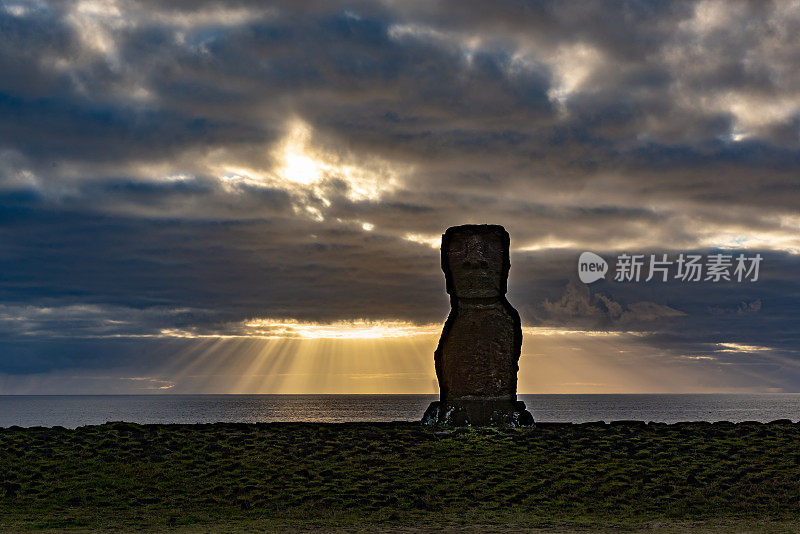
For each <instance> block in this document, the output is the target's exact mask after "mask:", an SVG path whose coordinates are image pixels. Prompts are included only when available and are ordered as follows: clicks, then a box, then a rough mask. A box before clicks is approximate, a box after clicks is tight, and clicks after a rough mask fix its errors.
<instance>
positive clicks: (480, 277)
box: [442, 224, 510, 298]
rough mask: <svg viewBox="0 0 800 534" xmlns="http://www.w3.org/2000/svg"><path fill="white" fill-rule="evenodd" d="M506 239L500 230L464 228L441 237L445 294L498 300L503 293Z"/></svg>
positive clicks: (479, 226) (507, 264)
mask: <svg viewBox="0 0 800 534" xmlns="http://www.w3.org/2000/svg"><path fill="white" fill-rule="evenodd" d="M508 246H509V236H508V232H506V231H505V229H504V228H503V227H502V226H498V225H494V224H465V225H463V226H453V227H452V228H448V229H447V231H446V232H445V233H444V235H443V236H442V270H443V271H444V274H445V279H446V280H447V292H448V293H449V294H450V295H452V296H454V297H457V298H488V297H500V296H502V295H505V293H506V285H507V281H508V269H509V267H510V262H509V257H508Z"/></svg>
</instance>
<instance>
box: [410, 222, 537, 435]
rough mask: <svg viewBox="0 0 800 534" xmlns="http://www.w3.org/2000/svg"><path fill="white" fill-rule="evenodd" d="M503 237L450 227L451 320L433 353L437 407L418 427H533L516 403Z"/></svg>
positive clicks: (514, 330) (495, 231) (488, 229)
mask: <svg viewBox="0 0 800 534" xmlns="http://www.w3.org/2000/svg"><path fill="white" fill-rule="evenodd" d="M508 249H509V236H508V232H506V230H505V229H504V228H503V227H502V226H498V225H489V224H483V225H476V224H468V225H464V226H454V227H452V228H448V229H447V231H446V232H445V233H444V235H443V236H442V270H443V271H444V275H445V281H446V283H447V293H449V294H450V315H449V316H448V317H447V322H445V324H444V330H443V331H442V337H441V338H440V339H439V346H438V348H437V349H436V352H435V353H434V362H435V365H436V376H437V378H438V379H439V393H440V395H439V399H440V400H439V401H438V402H433V403H431V405H430V406H429V407H428V410H427V411H426V412H425V415H424V417H423V419H422V422H423V423H426V424H433V423H440V424H449V425H472V426H482V425H492V424H499V425H514V426H532V425H533V416H531V414H530V412H528V411H527V410H526V409H525V403H523V402H520V401H517V371H518V369H519V366H518V361H519V356H520V348H521V346H522V327H521V325H520V320H519V314H518V313H517V310H515V309H514V308H513V307H512V306H511V304H510V303H509V302H508V300H506V296H505V295H506V285H507V281H508V270H509V268H510V266H511V263H510V261H509V254H508Z"/></svg>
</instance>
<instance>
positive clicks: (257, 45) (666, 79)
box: [0, 1, 800, 383]
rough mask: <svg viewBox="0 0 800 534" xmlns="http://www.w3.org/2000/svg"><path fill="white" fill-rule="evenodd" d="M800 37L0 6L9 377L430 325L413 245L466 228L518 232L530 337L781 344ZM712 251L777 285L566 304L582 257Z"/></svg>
mask: <svg viewBox="0 0 800 534" xmlns="http://www.w3.org/2000/svg"><path fill="white" fill-rule="evenodd" d="M798 29H800V10H798V9H796V8H795V7H793V6H791V5H790V4H787V3H781V2H774V3H773V2H763V3H762V2H657V3H654V2H644V1H628V2H600V1H594V2H588V1H587V2H569V3H565V2H547V1H542V2H530V3H526V4H519V3H517V2H493V3H491V4H488V3H480V2H436V3H431V2H399V3H392V2H389V3H373V2H369V3H367V2H348V3H346V4H337V3H331V2H286V3H282V4H273V5H265V4H263V3H261V2H232V3H225V4H223V5H220V4H219V3H217V2H171V3H169V5H168V6H167V7H165V6H164V5H163V3H161V2H146V1H140V2H124V3H113V2H111V3H110V2H77V1H76V2H12V1H3V2H0V71H2V72H3V76H2V77H1V78H0V189H1V190H2V191H0V220H2V226H1V227H0V235H2V244H3V246H2V249H0V267H2V273H3V278H2V283H1V284H0V302H2V304H3V306H5V308H3V322H2V325H0V332H2V335H3V336H4V337H5V338H6V339H7V340H9V344H8V345H7V346H8V347H9V350H10V351H11V353H12V354H16V355H17V356H14V357H12V356H8V357H7V359H6V360H0V366H2V367H0V372H12V371H14V370H16V371H14V372H21V371H20V370H21V369H23V368H24V367H25V366H24V365H23V364H21V363H20V362H23V361H28V360H26V359H30V358H34V357H33V356H32V355H34V354H39V356H37V357H36V358H34V359H35V360H36V361H37V362H40V363H41V365H39V363H37V364H36V365H33V364H32V365H33V367H31V368H30V369H33V368H36V369H39V370H41V369H46V368H47V365H48V364H47V362H48V361H51V360H49V359H48V358H47V357H45V356H41V355H42V354H44V353H47V354H55V353H57V352H58V350H59V349H58V347H59V346H60V345H59V343H67V341H63V340H64V339H66V338H70V337H74V338H80V339H93V338H94V339H97V338H99V337H103V336H112V335H126V336H151V335H161V334H160V332H161V331H162V330H164V329H179V330H181V331H184V330H191V331H193V332H195V333H201V334H202V333H221V332H225V331H227V330H230V329H231V328H233V327H231V326H230V325H234V324H237V321H242V320H245V319H247V318H251V317H294V318H297V319H300V320H307V321H333V320H337V319H347V318H350V319H352V318H358V317H372V318H400V319H408V320H411V321H416V322H438V321H440V320H441V319H442V317H443V316H444V314H446V312H447V299H446V296H445V295H444V294H443V293H442V287H441V286H442V284H441V273H440V272H439V269H438V261H439V260H438V251H437V250H436V249H435V248H432V247H431V244H435V240H436V239H437V237H438V236H439V235H440V234H441V232H442V231H443V230H444V229H445V228H446V227H447V226H450V225H453V224H460V223H465V222H496V223H500V224H504V225H505V226H506V227H507V228H508V229H509V231H510V233H511V236H512V245H513V247H514V249H515V250H514V253H513V257H512V261H513V264H514V267H513V268H512V284H511V288H512V292H511V295H510V298H511V300H512V301H513V302H514V303H515V305H517V306H518V307H519V308H520V309H521V311H522V312H523V317H524V318H525V319H526V320H527V322H528V323H529V324H554V325H562V326H563V325H568V326H572V327H580V328H601V329H620V330H635V331H642V332H649V333H650V334H649V335H651V336H652V340H653V343H654V344H656V345H658V344H663V345H664V346H669V347H672V348H675V349H676V350H680V351H684V352H686V354H690V355H695V356H697V355H700V356H702V355H705V354H707V353H709V354H711V353H714V351H715V350H716V349H719V346H717V345H713V344H714V343H738V344H740V345H749V346H769V347H774V349H775V350H781V351H791V347H792V343H796V341H797V339H796V334H794V333H793V332H794V331H795V330H796V329H794V328H792V327H791V325H790V324H789V323H787V322H786V321H787V320H788V319H787V318H789V317H792V316H793V315H794V314H796V310H797V309H798V301H799V300H800V297H799V296H798V287H800V286H798V283H800V280H798V278H797V275H796V272H797V270H796V268H797V264H798V259H797V258H798V256H797V253H798V252H800V238H799V237H798V235H800V215H798V212H797V206H798V204H799V203H800V198H798V195H799V194H800V189H798V188H797V176H798V172H800V96H798V95H800V74H799V73H800V65H798V58H800V50H798V45H797V43H796V40H795V39H792V36H793V35H795V34H796V33H797V30H798ZM715 247H724V248H726V249H730V248H737V247H738V248H743V249H745V250H746V251H748V252H754V251H762V252H763V253H764V254H769V256H768V261H766V262H765V269H768V270H769V273H770V274H769V276H768V278H767V279H766V281H765V282H763V283H758V284H753V285H752V286H747V288H746V287H745V286H731V285H723V286H712V285H711V284H704V285H702V288H701V289H699V290H698V289H697V288H687V287H684V286H680V285H677V286H676V285H675V284H671V285H670V286H669V288H667V287H666V286H665V287H661V288H654V287H653V286H651V285H647V286H636V285H631V286H630V287H625V286H622V285H620V284H616V285H614V284H609V286H608V287H605V286H603V289H602V290H597V291H596V290H595V289H593V290H592V291H593V292H594V293H592V294H591V295H588V294H586V292H585V291H584V290H580V291H577V290H568V289H567V288H570V287H572V288H575V287H577V286H570V285H568V283H569V280H570V276H572V272H573V271H574V262H575V260H576V258H577V255H578V254H579V252H580V251H582V250H587V249H588V250H594V251H596V252H600V253H602V252H607V253H609V254H615V253H617V252H619V251H623V250H629V251H634V250H638V251H641V252H645V253H650V252H653V253H655V252H658V251H659V250H671V251H676V250H683V251H689V250H710V249H712V248H715ZM765 276H766V275H765ZM753 302H760V303H761V308H759V309H758V310H755V309H751V307H750V306H751V304H752V303H753ZM742 303H744V304H742ZM754 306H755V305H754ZM42 310H50V311H47V312H45V311H42ZM740 310H749V311H748V312H747V313H744V312H741V313H740ZM105 319H107V321H105V322H104V320H105ZM192 329H194V330H192ZM226 329H227V330H226ZM32 336H37V337H39V338H47V337H48V336H50V337H53V338H54V339H55V338H60V339H62V341H61V342H56V341H53V342H52V343H51V344H50V345H47V343H46V342H44V341H42V342H41V343H45V345H47V347H50V348H43V347H45V345H35V346H34V345H33V344H31V337H32ZM141 342H142V343H144V341H141ZM76 343H77V341H76ZM81 343H83V341H81ZM709 343H710V344H711V345H708V344H709ZM90 344H91V343H90ZM134 345H135V344H134ZM65 346H66V345H65ZM36 347H38V348H36ZM81 347H84V346H83V345H81ZM98 350H99V349H98ZM703 350H706V352H703ZM81 351H84V352H85V353H86V354H89V353H91V352H92V351H91V350H89V349H85V347H84V348H81V349H74V350H73V349H70V350H66V349H65V351H64V354H67V353H69V354H72V355H74V358H72V359H68V361H69V362H72V363H73V364H74V362H75V361H77V359H79V356H78V355H79V354H81V353H82V352H81ZM709 351H710V352H709ZM100 352H102V353H103V354H105V352H103V351H100ZM98 354H99V353H98ZM126 354H127V353H126ZM130 354H135V351H133V352H130ZM731 354H733V353H724V352H720V353H717V354H716V355H715V356H714V357H723V356H726V355H727V356H730V355H731ZM785 354H789V356H790V357H791V354H790V353H789V352H785ZM133 357H134V356H131V358H133ZM54 358H55V357H54ZM97 358H99V356H98V357H97ZM97 358H90V357H89V356H87V361H90V360H91V361H93V362H96V361H97ZM31 361H33V360H31ZM52 361H53V362H54V363H53V365H55V360H52ZM64 361H65V362H66V361H67V360H64ZM59 365H61V364H59ZM63 365H65V366H67V367H68V365H67V363H64V364H63ZM70 365H71V364H70ZM798 383H800V379H799V380H798Z"/></svg>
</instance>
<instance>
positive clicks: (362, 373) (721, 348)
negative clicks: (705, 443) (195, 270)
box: [154, 318, 766, 394]
mask: <svg viewBox="0 0 800 534" xmlns="http://www.w3.org/2000/svg"><path fill="white" fill-rule="evenodd" d="M441 330H442V325H441V324H424V325H416V324H413V323H410V322H406V321H400V320H381V321H373V320H367V319H359V320H353V321H335V322H330V323H316V322H303V321H298V320H293V319H269V318H258V319H251V320H248V321H245V322H243V323H241V325H240V329H239V330H238V332H237V333H236V334H235V335H226V336H214V335H208V334H206V335H202V336H196V339H194V340H193V341H192V342H191V343H190V346H189V347H188V348H183V349H181V350H179V351H173V355H175V354H177V356H176V357H172V358H170V359H169V363H168V364H166V365H164V366H163V367H162V368H161V369H159V370H158V372H157V373H156V375H154V376H156V377H157V378H158V379H161V380H168V381H169V383H170V384H173V383H174V384H175V387H174V388H170V392H176V393H177V392H206V393H280V394H315V393H317V394H336V393H340V394H359V393H361V394H366V393H370V394H377V393H387V394H390V393H391V394H401V393H417V394H419V393H425V394H436V393H438V385H437V381H436V375H435V370H434V365H433V352H434V350H435V349H436V345H437V343H438V340H439V335H440V333H441ZM179 340H183V341H184V342H185V341H186V338H185V337H181V336H176V337H175V342H176V343H178V342H179ZM751 348H754V347H749V346H748V347H745V346H740V345H737V344H735V343H720V344H718V345H717V346H716V347H712V348H710V349H709V350H710V351H711V352H740V351H744V350H745V349H751ZM757 349H759V350H762V348H760V347H758V348H757ZM764 352H766V351H764ZM762 353H763V352H762ZM756 378H758V375H757V373H756V372H755V371H753V372H752V373H751V374H750V375H742V374H741V372H737V371H736V369H734V368H732V367H731V366H728V365H725V364H724V362H721V361H718V359H716V358H713V357H702V358H701V357H693V356H692V355H689V356H687V355H686V354H683V353H680V352H677V351H675V350H671V349H667V348H663V347H658V346H655V345H653V343H652V342H651V341H650V340H649V339H648V335H647V333H643V332H624V331H593V330H576V329H568V328H557V327H542V326H526V327H524V328H523V346H522V356H521V358H520V370H519V374H518V392H519V393H520V394H528V393H697V392H752V391H759V389H758V387H755V386H753V385H752V384H754V383H758V381H757V380H754V379H756Z"/></svg>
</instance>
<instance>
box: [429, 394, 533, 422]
mask: <svg viewBox="0 0 800 534" xmlns="http://www.w3.org/2000/svg"><path fill="white" fill-rule="evenodd" d="M422 424H424V425H437V424H438V425H448V426H514V427H533V426H534V424H533V416H532V415H531V413H530V412H529V411H528V410H526V409H525V403H524V402H522V401H513V400H510V399H458V400H451V401H447V402H445V403H442V402H441V401H434V402H432V403H431V404H430V406H428V409H427V410H425V415H423V416H422Z"/></svg>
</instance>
